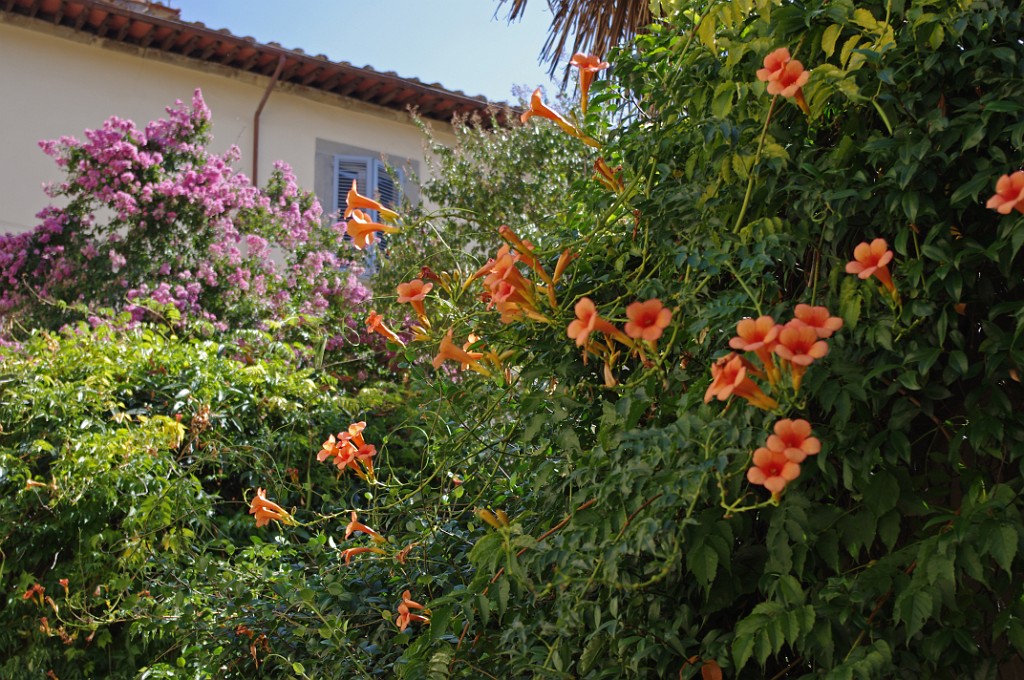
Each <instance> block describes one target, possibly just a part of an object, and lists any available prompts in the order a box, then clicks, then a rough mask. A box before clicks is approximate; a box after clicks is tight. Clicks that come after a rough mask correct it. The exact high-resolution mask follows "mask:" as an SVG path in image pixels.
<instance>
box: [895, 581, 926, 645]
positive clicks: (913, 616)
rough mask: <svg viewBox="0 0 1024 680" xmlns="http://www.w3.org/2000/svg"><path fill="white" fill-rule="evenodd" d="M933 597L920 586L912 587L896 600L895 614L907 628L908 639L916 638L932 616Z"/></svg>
mask: <svg viewBox="0 0 1024 680" xmlns="http://www.w3.org/2000/svg"><path fill="white" fill-rule="evenodd" d="M933 606H934V603H933V601H932V596H931V595H930V594H929V593H928V592H926V591H925V590H923V589H922V588H920V587H918V586H912V587H910V588H908V589H907V590H905V591H903V593H901V594H900V596H899V597H897V598H896V604H895V606H894V611H893V614H894V616H895V617H896V620H897V621H903V623H905V624H906V626H907V637H908V638H911V637H914V636H915V635H916V634H917V633H918V631H920V630H921V628H922V627H924V622H925V621H927V620H928V618H929V617H930V616H931V614H932V608H933Z"/></svg>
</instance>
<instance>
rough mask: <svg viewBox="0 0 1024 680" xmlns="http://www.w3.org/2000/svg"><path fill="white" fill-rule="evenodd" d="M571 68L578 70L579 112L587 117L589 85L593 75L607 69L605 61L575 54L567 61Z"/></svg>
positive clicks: (587, 55)
mask: <svg viewBox="0 0 1024 680" xmlns="http://www.w3.org/2000/svg"><path fill="white" fill-rule="evenodd" d="M569 64H570V65H571V66H575V67H576V68H578V69H579V70H580V111H582V112H583V115H584V116H585V115H587V102H588V101H589V99H590V83H591V82H592V81H593V80H594V74H596V73H597V72H598V71H603V70H604V69H606V68H608V62H607V61H601V58H600V57H596V56H594V55H592V54H583V53H582V52H577V53H576V54H574V55H572V59H570V60H569Z"/></svg>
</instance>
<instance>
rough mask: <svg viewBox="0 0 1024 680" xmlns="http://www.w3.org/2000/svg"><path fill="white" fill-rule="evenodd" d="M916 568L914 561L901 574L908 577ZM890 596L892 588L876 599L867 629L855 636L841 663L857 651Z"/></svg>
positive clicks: (915, 561)
mask: <svg viewBox="0 0 1024 680" xmlns="http://www.w3.org/2000/svg"><path fill="white" fill-rule="evenodd" d="M916 567H917V560H914V561H913V562H911V563H910V564H909V565H908V566H907V568H906V569H904V570H903V573H904V574H907V575H908V576H909V575H910V574H912V573H913V572H914V569H915V568H916ZM891 596H892V588H890V589H889V591H888V592H886V593H885V594H884V595H882V596H881V597H880V598H878V600H877V601H876V602H875V608H874V609H872V610H871V614H869V615H868V620H867V622H866V623H867V627H866V628H863V629H861V631H860V634H859V635H858V636H857V639H856V640H854V641H853V645H852V646H851V647H850V651H848V652H847V653H846V656H844V657H843V663H846V660H847V659H849V658H850V655H851V654H853V650H855V649H857V647H859V646H860V643H861V642H863V641H864V636H865V635H867V634H868V630H869V629H870V628H871V622H872V621H874V620H875V616H876V615H877V614H878V612H879V611H881V609H882V605H884V604H885V603H886V601H888V599H889V598H890V597H891Z"/></svg>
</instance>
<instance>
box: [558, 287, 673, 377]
mask: <svg viewBox="0 0 1024 680" xmlns="http://www.w3.org/2000/svg"><path fill="white" fill-rule="evenodd" d="M574 311H575V312H576V319H575V320H573V321H571V322H569V326H568V327H567V328H566V334H567V335H568V336H569V338H570V339H572V340H575V341H576V346H577V347H582V348H583V362H584V363H586V362H587V356H588V354H594V355H595V356H597V357H598V358H599V359H602V360H603V361H604V374H605V385H606V386H607V387H615V385H617V384H618V381H616V380H615V377H614V375H613V373H612V369H614V368H615V362H616V360H617V359H618V357H619V354H620V350H618V349H617V347H616V345H615V343H616V342H618V343H619V344H621V345H623V346H625V347H626V348H627V349H629V350H631V351H634V350H635V351H636V352H637V353H638V354H639V355H640V358H641V360H642V361H646V357H645V356H644V353H643V348H642V347H641V346H640V345H639V344H638V343H637V342H636V341H637V340H642V341H646V342H647V344H648V345H649V346H650V347H651V348H652V349H654V350H657V340H658V338H660V337H661V336H662V333H664V331H665V328H667V327H668V324H669V323H670V322H671V321H672V310H670V309H668V308H666V307H665V306H664V305H663V304H662V303H661V300H659V299H658V298H651V299H650V300H647V301H645V302H640V301H636V302H633V303H631V304H629V305H628V306H627V307H626V318H627V319H629V320H628V321H627V322H626V325H625V332H623V331H621V330H619V329H618V328H616V327H615V325H613V324H612V323H611V322H609V321H607V320H605V319H603V318H601V315H600V314H599V313H598V311H597V307H596V306H595V305H594V301H593V300H591V299H590V298H588V297H583V298H580V300H579V301H578V302H577V303H576V306H575V307H574ZM595 332H596V333H600V334H601V335H602V336H603V338H602V340H600V341H595V340H592V339H591V337H590V335H591V333H595Z"/></svg>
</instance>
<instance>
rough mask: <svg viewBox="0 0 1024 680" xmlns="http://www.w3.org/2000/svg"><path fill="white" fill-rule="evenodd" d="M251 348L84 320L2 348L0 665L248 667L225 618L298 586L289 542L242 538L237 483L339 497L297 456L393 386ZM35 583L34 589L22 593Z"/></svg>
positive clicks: (325, 499) (304, 500) (254, 620)
mask: <svg viewBox="0 0 1024 680" xmlns="http://www.w3.org/2000/svg"><path fill="white" fill-rule="evenodd" d="M264 346H265V347H266V348H267V349H266V351H265V352H263V353H262V354H261V355H260V356H259V357H258V358H256V359H255V360H253V359H252V357H249V358H248V359H247V360H245V361H240V360H239V358H237V357H236V348H234V347H233V346H232V345H225V344H220V343H216V342H210V341H202V340H196V339H187V338H180V337H177V336H175V335H172V334H169V333H168V332H167V331H166V330H160V329H157V328H141V329H139V330H137V331H132V332H126V333H116V332H114V331H111V330H110V329H109V328H108V327H106V326H101V327H99V328H97V329H96V330H95V331H92V330H89V329H88V328H87V327H85V326H84V325H83V326H81V327H78V328H76V329H74V330H72V331H69V332H67V333H64V334H61V335H55V334H47V333H36V334H34V335H33V336H32V337H30V338H28V340H27V341H26V342H25V344H24V346H22V347H21V348H20V349H18V350H5V355H6V356H5V357H4V364H3V376H2V385H0V423H2V424H3V432H2V433H0V471H2V476H0V484H2V487H3V493H2V494H0V499H3V500H2V504H3V509H2V512H0V517H2V520H0V532H2V535H3V536H4V541H3V551H4V552H3V557H4V561H3V565H4V567H3V572H2V578H3V584H4V591H5V592H6V593H7V594H8V595H7V599H6V601H5V603H4V607H3V610H2V611H3V619H4V624H5V625H4V626H3V632H2V634H0V648H2V649H3V653H2V656H3V658H4V659H5V662H4V665H3V666H2V670H0V675H4V676H5V677H22V675H23V674H24V673H26V672H33V673H36V674H39V675H42V674H45V672H46V671H47V670H51V669H52V670H54V672H55V673H56V675H57V676H58V677H60V678H76V677H111V678H113V677H126V678H130V677H136V675H137V673H138V672H139V668H140V667H141V666H142V665H148V664H151V663H153V662H154V661H155V660H157V659H161V658H164V659H167V658H169V659H170V662H171V663H170V667H171V668H172V669H174V668H178V667H179V666H183V667H186V668H191V669H192V670H191V671H188V677H227V676H226V675H224V674H222V673H221V672H220V671H218V670H217V669H218V668H219V667H220V665H221V664H224V665H225V667H227V668H231V669H236V670H234V671H232V672H234V673H240V674H242V675H245V674H246V673H248V670H247V669H248V668H249V666H248V664H250V663H252V657H250V656H249V651H248V645H249V644H250V643H251V641H250V640H249V639H248V638H247V637H245V636H244V635H242V634H237V633H235V632H234V631H235V629H236V627H237V625H238V624H240V623H247V624H248V625H249V626H250V627H251V628H252V629H253V630H256V631H262V632H264V633H266V632H269V629H267V628H266V625H265V623H263V622H264V621H267V620H269V617H271V616H273V615H274V612H275V611H278V610H279V608H280V607H281V602H280V595H279V594H276V591H275V590H274V589H275V588H276V589H283V590H282V592H287V593H295V592H298V591H299V588H298V587H297V585H296V583H295V581H294V580H292V579H294V577H295V575H294V574H292V573H291V570H290V569H289V568H288V567H287V566H286V565H287V564H288V560H289V556H291V558H290V559H291V560H292V563H293V564H296V562H295V561H294V559H295V558H294V556H295V554H296V553H295V550H294V549H292V548H291V547H289V546H288V545H281V546H278V545H276V544H274V543H264V542H263V541H258V539H257V541H258V542H257V543H256V544H255V545H254V544H253V543H252V541H251V540H250V535H251V533H252V526H251V518H247V515H246V511H247V507H246V505H247V502H248V500H249V499H250V498H251V496H252V495H253V493H254V487H256V486H266V487H268V488H272V489H274V494H275V496H276V497H277V498H278V499H279V500H280V501H281V502H282V503H286V502H290V503H293V504H294V505H295V506H296V507H297V508H299V509H300V511H303V512H309V511H318V510H320V509H321V508H322V507H323V506H324V505H325V504H328V505H330V506H332V507H333V506H335V505H336V504H338V503H344V502H345V500H344V499H345V498H346V497H347V496H348V495H350V494H351V493H352V492H353V491H354V489H352V488H350V487H351V485H349V484H347V483H346V480H342V481H341V482H339V481H336V480H335V476H334V475H333V474H331V473H330V471H329V470H328V469H326V468H324V467H323V466H320V465H319V464H317V463H316V460H315V457H314V456H313V455H312V453H313V452H315V451H316V449H317V448H318V447H319V442H320V441H321V440H322V438H324V437H325V435H324V434H323V432H324V431H325V430H328V429H332V428H333V429H334V430H335V431H337V430H339V429H343V428H344V427H347V425H348V423H349V422H352V420H355V419H358V417H359V416H361V415H363V414H365V413H366V409H368V408H372V409H373V412H374V413H375V414H376V415H377V416H378V418H380V420H379V421H378V422H376V423H373V424H371V426H370V430H369V431H370V432H373V433H375V434H376V433H378V432H379V431H380V430H379V429H378V428H380V429H383V427H384V423H385V422H387V421H386V419H385V416H386V415H387V414H388V413H393V414H396V415H398V414H399V413H400V410H399V409H398V403H399V398H398V395H399V393H397V392H395V391H394V390H395V388H393V387H387V386H383V385H382V386H381V387H386V391H385V392H381V391H380V390H379V389H378V390H373V389H366V390H363V391H360V392H357V393H350V394H346V393H345V392H342V391H339V389H338V384H337V382H336V381H335V380H334V379H332V378H331V377H330V376H328V375H324V374H314V373H313V372H312V371H310V370H309V369H297V368H296V355H295V351H294V349H295V348H292V347H289V346H284V345H279V344H275V343H273V342H271V341H267V343H266V344H265V345H264ZM389 393H390V394H394V395H395V396H394V397H382V396H381V395H382V394H389ZM393 442H394V443H393V445H392V450H394V451H395V452H396V453H399V452H400V451H401V448H402V446H401V443H400V442H399V441H397V440H393ZM253 538H255V537H253ZM305 538H306V540H308V541H309V545H310V547H308V548H306V550H305V552H303V553H302V557H303V559H311V557H310V556H313V557H315V556H316V555H318V554H321V553H322V551H323V549H324V546H323V543H324V539H325V537H324V536H323V534H320V535H319V536H317V537H316V540H313V539H314V537H313V536H311V535H309V534H307V535H306V537H305ZM318 541H319V542H318ZM303 543H304V542H303ZM60 579H67V584H68V586H67V590H66V591H65V590H64V588H63V587H62V586H61V585H60V584H59V583H58V581H59V580H60ZM34 583H39V584H41V585H42V586H43V587H45V589H46V590H45V597H48V598H50V599H49V600H44V599H43V596H40V597H39V598H38V600H39V601H36V599H34V598H33V599H28V600H25V599H23V598H22V595H23V594H24V593H25V592H26V591H27V590H28V589H29V587H30V586H31V585H32V584H34ZM42 617H46V623H47V625H48V628H49V629H48V630H41V629H40V627H41V626H42V625H43V624H42V623H41V618H42ZM44 628H45V626H44ZM257 634H258V633H257ZM243 642H244V644H243ZM257 651H258V652H259V659H260V662H261V663H262V662H263V656H264V654H263V651H262V648H261V649H260V650H257ZM175 659H177V662H175ZM158 666H159V664H158ZM154 672H155V671H154ZM150 677H159V676H152V675H151V676H150ZM170 677H180V676H178V675H172V676H170Z"/></svg>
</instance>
